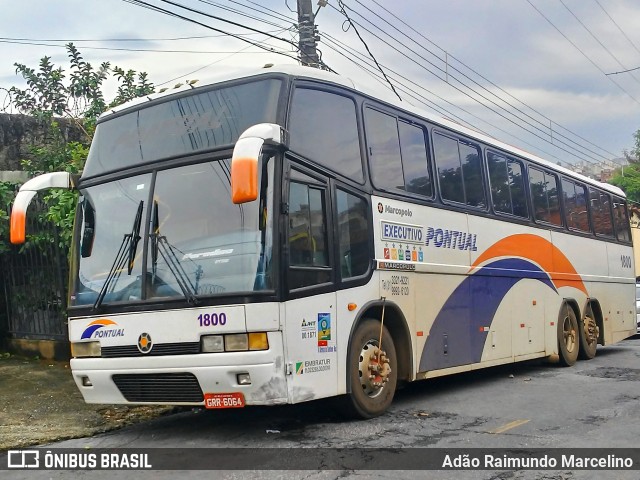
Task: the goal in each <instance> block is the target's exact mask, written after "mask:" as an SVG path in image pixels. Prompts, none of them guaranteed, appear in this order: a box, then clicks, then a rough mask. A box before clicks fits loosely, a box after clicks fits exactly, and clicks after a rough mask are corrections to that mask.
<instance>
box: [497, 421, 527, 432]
mask: <svg viewBox="0 0 640 480" xmlns="http://www.w3.org/2000/svg"><path fill="white" fill-rule="evenodd" d="M530 421H531V420H524V419H523V420H514V421H513V422H509V423H507V424H506V425H503V426H501V427H499V428H496V429H495V430H489V433H504V432H506V431H507V430H511V429H512V428H516V427H519V426H520V425H524V424H525V423H529V422H530Z"/></svg>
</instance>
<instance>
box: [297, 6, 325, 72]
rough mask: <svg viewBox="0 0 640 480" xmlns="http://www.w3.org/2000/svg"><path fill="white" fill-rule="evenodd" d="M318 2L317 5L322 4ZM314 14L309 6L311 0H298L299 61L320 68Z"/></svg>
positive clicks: (318, 38)
mask: <svg viewBox="0 0 640 480" xmlns="http://www.w3.org/2000/svg"><path fill="white" fill-rule="evenodd" d="M322 3H324V2H319V5H321V6H323V5H322ZM314 20H315V15H314V14H313V9H312V7H311V0H298V34H299V39H298V47H299V48H300V62H301V63H302V65H306V66H308V67H315V68H320V59H319V58H318V52H317V50H316V42H317V41H318V40H320V37H318V35H317V29H316V24H315V21H314Z"/></svg>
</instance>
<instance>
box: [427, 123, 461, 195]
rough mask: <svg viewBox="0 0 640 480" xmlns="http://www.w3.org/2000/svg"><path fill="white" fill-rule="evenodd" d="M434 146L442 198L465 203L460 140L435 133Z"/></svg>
mask: <svg viewBox="0 0 640 480" xmlns="http://www.w3.org/2000/svg"><path fill="white" fill-rule="evenodd" d="M433 146H434V149H435V152H436V165H437V166H438V177H439V180H440V194H441V195H442V198H443V199H444V200H450V201H452V202H456V203H464V184H463V183H462V168H461V167H460V154H459V153H458V142H457V141H456V140H454V139H453V138H449V137H445V136H444V135H438V134H435V135H434V136H433Z"/></svg>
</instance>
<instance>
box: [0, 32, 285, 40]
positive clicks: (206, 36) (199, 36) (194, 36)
mask: <svg viewBox="0 0 640 480" xmlns="http://www.w3.org/2000/svg"><path fill="white" fill-rule="evenodd" d="M278 31H281V30H272V31H271V32H268V33H274V32H278ZM236 35H239V36H242V35H246V36H249V35H258V34H257V33H255V32H251V33H236ZM226 36H227V34H224V35H193V36H189V37H169V38H14V37H0V40H14V41H26V42H73V43H82V42H171V41H178V40H199V39H203V38H221V37H226Z"/></svg>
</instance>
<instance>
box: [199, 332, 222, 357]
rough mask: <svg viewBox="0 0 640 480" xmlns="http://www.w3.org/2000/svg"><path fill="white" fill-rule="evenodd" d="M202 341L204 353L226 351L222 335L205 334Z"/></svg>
mask: <svg viewBox="0 0 640 480" xmlns="http://www.w3.org/2000/svg"><path fill="white" fill-rule="evenodd" d="M201 343H202V352H203V353H213V352H224V340H223V337H222V335H204V336H203V337H202V339H201Z"/></svg>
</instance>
